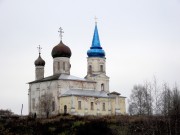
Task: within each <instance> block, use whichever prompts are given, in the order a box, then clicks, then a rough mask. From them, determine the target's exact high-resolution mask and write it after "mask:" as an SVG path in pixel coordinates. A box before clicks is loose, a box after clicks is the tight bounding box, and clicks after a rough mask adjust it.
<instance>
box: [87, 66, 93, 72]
mask: <svg viewBox="0 0 180 135" xmlns="http://www.w3.org/2000/svg"><path fill="white" fill-rule="evenodd" d="M88 72H89V73H90V74H91V73H92V66H91V65H89V67H88Z"/></svg>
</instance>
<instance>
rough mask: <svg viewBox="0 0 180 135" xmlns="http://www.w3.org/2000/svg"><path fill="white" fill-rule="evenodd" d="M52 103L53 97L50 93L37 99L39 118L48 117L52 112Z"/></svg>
mask: <svg viewBox="0 0 180 135" xmlns="http://www.w3.org/2000/svg"><path fill="white" fill-rule="evenodd" d="M52 103H53V95H52V93H45V94H44V95H42V96H41V97H40V98H39V102H38V104H37V106H36V107H37V110H38V112H39V115H40V116H46V117H47V118H48V117H49V115H50V113H51V111H52Z"/></svg>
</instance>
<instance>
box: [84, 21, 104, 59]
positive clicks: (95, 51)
mask: <svg viewBox="0 0 180 135" xmlns="http://www.w3.org/2000/svg"><path fill="white" fill-rule="evenodd" d="M87 55H88V57H105V52H104V50H103V49H102V47H101V43H100V40H99V34H98V28H97V23H96V24H95V28H94V35H93V40H92V45H91V47H90V49H89V50H88V51H87Z"/></svg>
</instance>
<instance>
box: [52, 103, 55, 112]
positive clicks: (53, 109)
mask: <svg viewBox="0 0 180 135" xmlns="http://www.w3.org/2000/svg"><path fill="white" fill-rule="evenodd" d="M52 111H55V102H54V101H52Z"/></svg>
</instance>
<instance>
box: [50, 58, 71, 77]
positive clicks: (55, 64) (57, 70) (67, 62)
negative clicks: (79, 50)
mask: <svg viewBox="0 0 180 135" xmlns="http://www.w3.org/2000/svg"><path fill="white" fill-rule="evenodd" d="M58 62H59V64H60V65H59V66H60V67H59V68H58ZM63 62H64V63H65V69H63ZM70 68H71V65H70V59H69V58H67V57H57V58H54V59H53V73H54V74H60V73H66V74H70Z"/></svg>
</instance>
